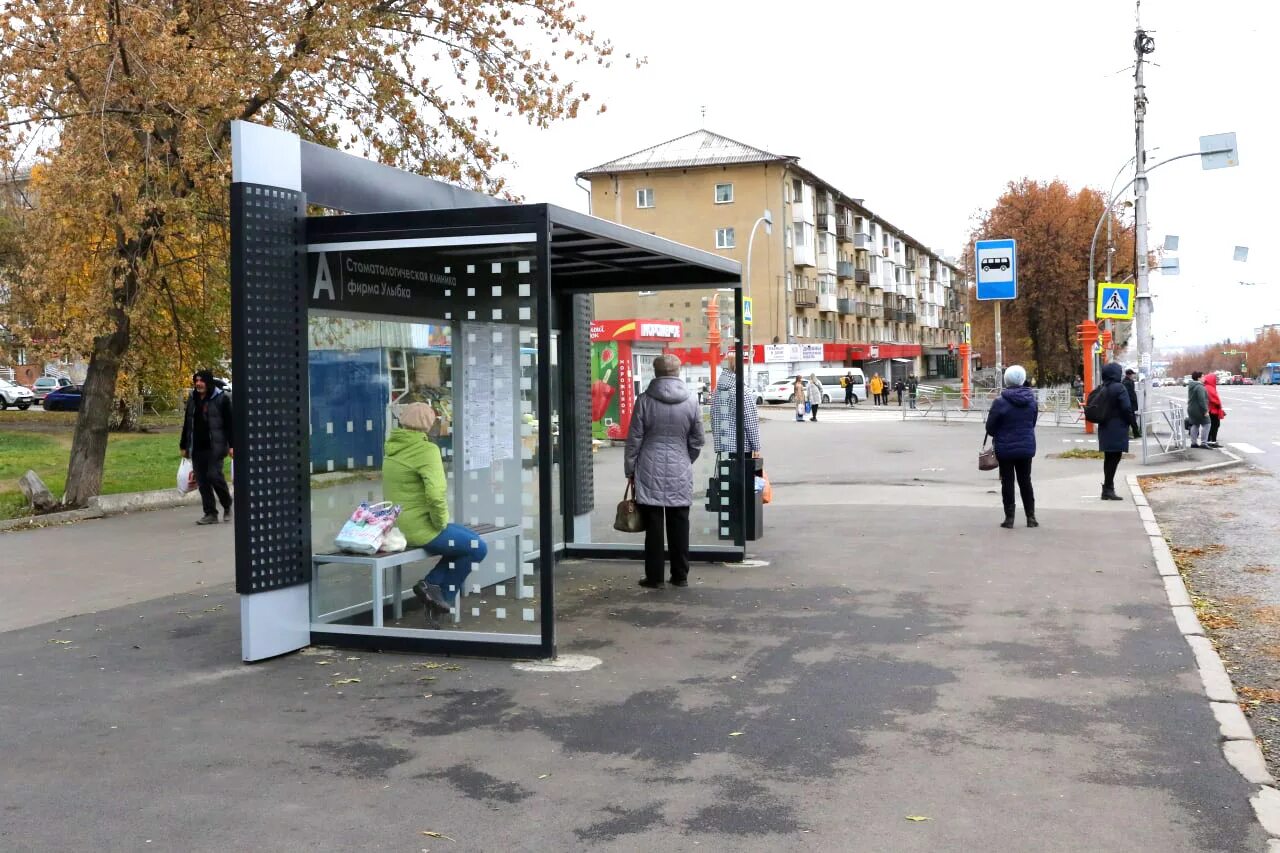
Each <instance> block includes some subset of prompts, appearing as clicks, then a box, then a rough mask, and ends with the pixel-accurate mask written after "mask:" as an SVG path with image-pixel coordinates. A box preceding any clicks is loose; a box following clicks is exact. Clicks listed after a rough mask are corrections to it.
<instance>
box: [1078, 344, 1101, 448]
mask: <svg viewBox="0 0 1280 853" xmlns="http://www.w3.org/2000/svg"><path fill="white" fill-rule="evenodd" d="M1098 338H1099V335H1098V324H1097V323H1095V322H1094V321H1092V320H1085V321H1084V322H1083V323H1081V324H1080V325H1078V326H1076V340H1078V341H1080V343H1081V344H1082V345H1083V347H1084V359H1083V361H1084V371H1083V373H1082V374H1081V375H1082V377H1083V378H1084V393H1085V395H1086V397H1087V396H1088V394H1089V392H1090V391H1092V390H1093V382H1094V380H1093V345H1094V344H1096V343H1097V342H1098ZM1084 431H1085V432H1086V433H1087V434H1089V435H1093V424H1091V423H1089V422H1088V421H1085V422H1084Z"/></svg>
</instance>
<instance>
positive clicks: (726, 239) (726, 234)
mask: <svg viewBox="0 0 1280 853" xmlns="http://www.w3.org/2000/svg"><path fill="white" fill-rule="evenodd" d="M734 245H735V244H734V242H733V229H732V228H717V229H716V248H717V249H732V248H733V247H734Z"/></svg>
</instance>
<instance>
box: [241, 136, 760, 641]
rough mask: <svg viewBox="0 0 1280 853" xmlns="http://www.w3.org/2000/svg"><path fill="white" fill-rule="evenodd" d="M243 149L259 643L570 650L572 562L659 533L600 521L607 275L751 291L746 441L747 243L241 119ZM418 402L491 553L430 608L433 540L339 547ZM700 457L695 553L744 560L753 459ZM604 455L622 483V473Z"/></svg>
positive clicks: (250, 616)
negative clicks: (559, 602)
mask: <svg viewBox="0 0 1280 853" xmlns="http://www.w3.org/2000/svg"><path fill="white" fill-rule="evenodd" d="M232 156H233V161H232V170H233V176H232V186H231V227H232V241H231V260H232V265H231V269H232V341H233V347H232V357H233V362H234V363H233V378H234V382H235V388H236V400H235V409H234V412H235V423H234V431H235V446H236V465H235V484H234V485H235V490H236V503H235V521H236V536H235V547H236V590H237V592H238V593H239V594H240V597H241V639H242V656H243V658H244V660H245V661H254V660H262V659H265V658H269V657H274V656H276V655H279V654H284V653H287V652H290V651H293V650H296V649H299V648H302V647H305V646H307V645H309V644H311V643H324V644H330V645H341V646H348V647H358V648H374V649H387V650H402V651H412V652H421V653H426V652H444V653H459V654H471V655H493V656H513V657H552V656H554V655H555V650H556V566H557V563H558V562H559V561H561V560H564V559H572V558H587V559H601V558H614V559H616V558H624V559H625V558H632V559H638V558H640V557H641V556H642V552H643V548H642V545H641V543H640V542H638V541H636V540H635V539H634V538H632V539H631V540H629V541H618V540H619V539H620V538H621V537H611V536H610V535H609V534H608V533H607V532H605V531H607V525H602V524H601V523H600V522H601V520H602V518H604V517H605V516H607V518H609V519H611V518H612V510H613V503H614V501H615V500H616V497H614V494H615V492H614V490H609V491H608V492H606V493H605V497H604V498H603V499H602V502H601V503H602V505H601V506H599V507H598V506H597V503H596V488H595V486H596V479H597V476H598V472H597V468H599V467H600V461H599V459H598V457H597V454H596V452H595V451H596V448H595V447H593V443H592V437H591V417H592V412H591V400H592V390H593V389H592V387H591V385H592V382H591V375H590V369H589V363H588V361H589V358H590V352H591V346H590V325H591V321H592V319H593V315H592V302H591V295H592V294H593V293H598V292H608V291H618V290H627V291H637V290H646V291H652V290H664V289H681V288H684V289H702V290H706V289H709V288H716V289H723V290H732V291H733V293H734V304H735V326H734V328H735V334H734V339H735V340H734V342H733V343H734V344H735V345H733V346H731V349H730V351H731V352H732V353H734V359H735V361H736V363H737V369H736V370H735V376H736V377H737V383H738V394H737V406H738V417H737V419H736V422H737V424H738V432H739V435H738V446H739V447H742V446H744V444H745V442H744V441H743V436H742V429H743V426H742V425H743V421H744V418H743V417H742V414H743V413H742V406H743V393H742V378H741V377H742V376H743V370H742V365H741V362H742V348H741V346H740V345H736V344H740V342H741V340H742V332H743V326H742V292H741V287H740V275H739V265H738V263H737V262H735V261H731V260H728V259H725V258H722V257H720V256H718V255H714V254H711V253H707V252H703V251H700V250H697V249H693V248H690V247H688V246H684V245H681V244H679V243H674V242H672V241H669V240H664V239H662V238H658V237H655V236H653V235H650V234H646V233H644V232H640V231H635V230H633V229H629V228H625V227H623V226H619V225H617V224H614V223H611V222H606V221H604V220H600V219H597V218H594V217H591V216H587V215H583V214H580V213H577V212H574V211H570V210H565V209H563V208H559V207H556V206H554V205H548V204H511V203H506V202H502V201H500V200H497V199H493V198H490V197H488V196H484V195H481V194H477V193H472V192H469V191H466V190H462V189H459V188H457V187H453V186H450V185H447V184H443V183H440V182H437V181H433V180H430V179H427V178H424V177H422V176H419V175H414V174H411V173H407V172H403V171H400V170H397V169H393V168H390V167H387V166H382V165H379V164H376V163H373V162H371V161H368V160H365V159H362V158H359V157H355V156H352V155H349V154H345V153H343V152H339V151H335V150H333V149H328V148H324V147H322V146H318V145H314V144H311V143H306V142H303V141H301V140H300V139H299V138H298V137H297V136H295V135H293V134H290V133H287V132H284V131H281V130H277V129H273V128H267V127H263V126H259V125H253V124H249V123H243V122H241V123H237V124H236V125H235V127H234V128H233V143H232ZM320 210H323V214H322V215H308V211H320ZM411 402H428V403H431V404H432V406H433V408H434V409H435V410H436V412H437V413H439V415H440V418H439V421H438V422H437V424H436V425H435V427H433V429H432V432H431V434H430V435H429V440H431V441H433V442H434V443H436V444H437V445H438V446H439V447H440V450H441V456H442V458H443V460H444V465H445V470H446V475H447V480H448V493H449V497H448V500H449V511H450V517H451V520H453V521H455V522H457V523H460V524H464V525H466V526H467V527H469V528H471V529H472V530H473V531H476V532H477V533H478V534H479V535H480V537H481V540H482V541H483V542H484V543H485V546H486V548H487V551H488V554H487V556H486V558H485V559H484V560H482V561H480V562H479V563H477V565H476V568H475V570H474V571H473V572H472V573H471V575H470V576H469V577H468V578H467V580H466V582H465V583H463V584H461V588H458V589H453V590H450V592H451V593H453V594H454V600H453V606H452V609H451V611H450V613H449V614H448V615H447V616H446V617H444V618H443V620H441V622H439V623H434V624H433V623H431V622H429V621H427V620H425V619H424V614H422V613H421V611H418V612H415V611H414V607H415V605H416V601H415V599H414V597H413V595H412V594H409V593H408V588H409V587H410V586H411V585H412V584H413V582H414V581H415V580H416V579H417V577H418V576H419V575H420V574H421V573H423V572H425V570H426V568H428V567H429V566H430V565H431V563H432V562H434V560H435V558H426V557H425V555H423V554H422V553H421V552H416V551H414V550H412V549H411V550H409V551H406V552H404V553H401V554H378V555H374V556H370V557H357V556H351V555H344V554H341V553H337V552H336V551H335V548H334V546H333V538H334V536H335V535H336V534H337V532H338V530H339V528H340V527H341V525H342V523H343V522H344V521H345V520H346V519H347V518H348V517H349V516H350V515H351V513H352V511H353V509H354V508H355V507H356V506H358V505H359V504H360V503H362V502H368V503H375V502H377V501H379V500H381V499H382V494H381V463H382V455H383V445H384V442H385V440H386V437H387V435H388V434H389V433H390V431H391V430H392V429H393V428H394V427H395V426H396V425H397V422H398V416H399V413H400V412H401V411H402V409H403V407H404V406H405V405H406V404H408V403H411ZM707 452H708V454H711V452H712V449H711V447H710V445H708V451H707ZM704 467H709V468H710V469H711V474H712V476H711V477H709V478H708V479H706V480H700V481H697V482H695V492H705V511H706V518H705V526H703V527H702V528H701V529H702V531H703V532H704V533H705V536H703V538H702V540H701V541H698V540H697V539H696V538H695V543H696V544H695V545H694V546H693V548H692V554H691V556H692V558H693V559H695V560H704V561H715V562H720V561H736V560H740V559H742V557H743V556H744V553H745V540H744V535H743V524H742V523H741V519H742V514H743V508H744V507H747V506H749V505H752V504H754V496H753V494H752V491H753V486H754V476H753V473H752V470H751V462H750V460H749V459H747V458H746V457H745V455H737V454H735V455H727V456H724V457H721V458H713V459H712V460H710V461H709V462H708V466H704ZM600 473H602V474H604V475H605V476H608V477H610V478H611V479H610V482H613V483H616V484H617V486H618V488H617V489H616V493H617V496H619V497H620V496H621V486H622V472H621V470H620V469H618V470H616V471H614V470H610V471H607V472H600ZM704 484H705V488H704ZM593 521H594V522H595V523H593ZM609 540H612V541H609ZM410 544H411V545H413V544H419V543H410Z"/></svg>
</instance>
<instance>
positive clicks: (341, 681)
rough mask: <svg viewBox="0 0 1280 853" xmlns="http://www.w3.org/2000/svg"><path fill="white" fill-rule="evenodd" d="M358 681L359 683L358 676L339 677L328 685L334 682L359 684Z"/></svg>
mask: <svg viewBox="0 0 1280 853" xmlns="http://www.w3.org/2000/svg"><path fill="white" fill-rule="evenodd" d="M359 683H360V679H358V678H339V679H337V680H336V681H334V682H333V684H331V685H329V686H330V687H332V686H333V685H335V684H359Z"/></svg>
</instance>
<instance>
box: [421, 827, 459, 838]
mask: <svg viewBox="0 0 1280 853" xmlns="http://www.w3.org/2000/svg"><path fill="white" fill-rule="evenodd" d="M422 834H423V835H425V836H427V837H428V838H443V839H444V840H445V841H457V840H458V839H456V838H450V837H449V836H447V835H445V834H444V833H443V832H432V831H431V830H429V829H424V830H422Z"/></svg>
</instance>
